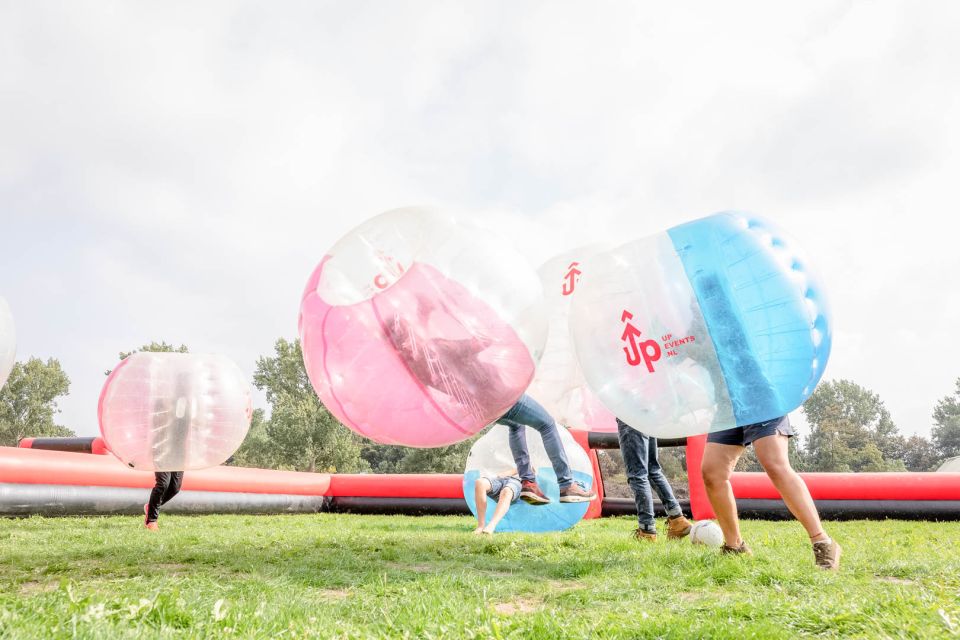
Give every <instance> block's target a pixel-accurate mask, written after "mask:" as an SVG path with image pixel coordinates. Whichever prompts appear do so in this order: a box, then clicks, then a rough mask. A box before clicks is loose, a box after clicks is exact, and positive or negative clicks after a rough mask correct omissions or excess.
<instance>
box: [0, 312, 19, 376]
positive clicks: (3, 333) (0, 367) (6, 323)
mask: <svg viewBox="0 0 960 640" xmlns="http://www.w3.org/2000/svg"><path fill="white" fill-rule="evenodd" d="M16 359H17V333H16V330H15V327H14V325H13V314H12V313H10V307H9V306H8V305H7V301H6V300H4V299H3V298H0V389H2V388H3V385H5V384H6V383H7V378H9V377H10V372H11V371H12V370H13V364H14V362H15V361H16Z"/></svg>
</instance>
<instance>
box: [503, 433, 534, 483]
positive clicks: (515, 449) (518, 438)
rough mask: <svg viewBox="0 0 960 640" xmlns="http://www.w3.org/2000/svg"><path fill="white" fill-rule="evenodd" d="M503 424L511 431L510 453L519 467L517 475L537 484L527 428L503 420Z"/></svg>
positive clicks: (521, 478) (523, 479)
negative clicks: (531, 462)
mask: <svg viewBox="0 0 960 640" xmlns="http://www.w3.org/2000/svg"><path fill="white" fill-rule="evenodd" d="M501 422H502V424H504V425H506V427H507V429H508V430H509V431H510V453H512V454H513V461H514V463H516V465H517V473H518V474H519V475H520V480H522V481H527V482H536V481H537V474H536V473H535V472H534V470H533V467H531V466H530V449H529V448H528V447H527V428H526V427H525V426H523V425H522V424H520V423H518V422H515V421H513V420H506V419H501Z"/></svg>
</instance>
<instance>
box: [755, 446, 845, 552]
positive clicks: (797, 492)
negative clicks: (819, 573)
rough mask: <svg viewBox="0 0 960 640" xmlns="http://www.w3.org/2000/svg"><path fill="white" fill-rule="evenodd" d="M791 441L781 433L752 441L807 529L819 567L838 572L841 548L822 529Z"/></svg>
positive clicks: (786, 502)
mask: <svg viewBox="0 0 960 640" xmlns="http://www.w3.org/2000/svg"><path fill="white" fill-rule="evenodd" d="M789 440H790V438H789V437H787V436H786V435H783V434H782V433H774V434H772V435H768V436H764V437H761V438H757V439H756V440H755V441H754V442H753V448H754V450H756V452H757V460H759V461H760V464H761V465H763V470H764V471H766V473H767V475H768V476H769V477H770V480H771V482H773V486H774V487H776V488H777V491H778V492H779V493H780V496H781V497H782V498H783V502H784V504H786V505H787V509H789V510H790V513H792V514H793V517H795V518H796V519H797V520H799V521H800V524H801V525H803V528H804V529H806V530H807V535H808V536H810V542H811V544H813V555H814V561H815V562H816V563H817V566H819V567H820V568H822V569H837V568H838V567H839V566H840V553H841V549H840V545H839V544H837V543H836V542H834V541H833V540H831V539H830V536H828V535H827V534H826V532H825V531H824V530H823V526H822V524H821V522H820V514H819V513H817V506H816V505H815V504H814V503H813V497H812V496H811V495H810V490H809V489H808V488H807V485H806V483H804V481H803V478H801V477H800V475H799V474H798V473H797V472H796V471H794V470H793V467H792V466H791V465H790V457H789V455H788V445H789Z"/></svg>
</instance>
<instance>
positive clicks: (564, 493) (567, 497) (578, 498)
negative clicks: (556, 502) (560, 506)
mask: <svg viewBox="0 0 960 640" xmlns="http://www.w3.org/2000/svg"><path fill="white" fill-rule="evenodd" d="M596 497H597V492H596V491H587V489H586V488H585V487H584V486H583V485H582V484H580V483H579V482H574V483H573V484H571V485H570V486H569V487H564V488H563V489H560V502H590V501H591V500H593V499H594V498H596Z"/></svg>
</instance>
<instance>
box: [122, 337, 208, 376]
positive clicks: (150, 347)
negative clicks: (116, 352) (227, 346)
mask: <svg viewBox="0 0 960 640" xmlns="http://www.w3.org/2000/svg"><path fill="white" fill-rule="evenodd" d="M140 351H150V352H154V353H188V352H189V351H190V350H189V349H187V345H185V344H182V345H180V346H179V347H175V346H173V345H172V344H167V343H166V342H151V343H150V344H145V345H143V346H142V347H140V348H139V349H134V350H133V351H121V352H120V361H121V362H122V361H124V360H126V359H127V358H129V357H130V356H132V355H133V354H135V353H139V352H140ZM112 371H113V370H112V369H107V371H106V375H110V373H111V372H112Z"/></svg>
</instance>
